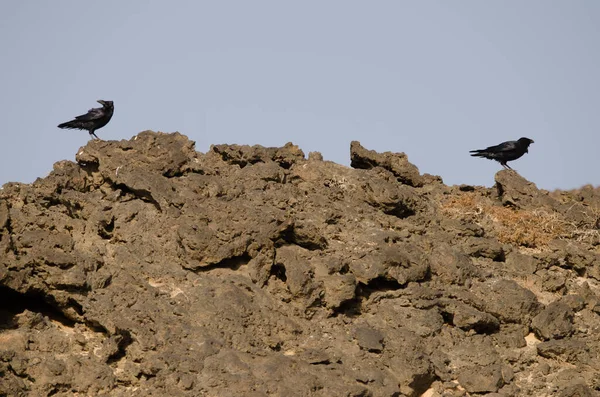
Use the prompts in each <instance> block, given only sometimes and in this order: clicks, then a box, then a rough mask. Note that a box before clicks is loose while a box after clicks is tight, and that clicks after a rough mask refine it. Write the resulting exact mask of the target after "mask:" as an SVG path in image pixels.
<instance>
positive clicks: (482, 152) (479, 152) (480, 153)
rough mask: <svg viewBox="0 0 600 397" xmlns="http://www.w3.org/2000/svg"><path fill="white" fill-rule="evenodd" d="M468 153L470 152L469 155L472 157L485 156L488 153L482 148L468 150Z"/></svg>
mask: <svg viewBox="0 0 600 397" xmlns="http://www.w3.org/2000/svg"><path fill="white" fill-rule="evenodd" d="M469 153H471V156H474V157H486V156H487V155H488V153H487V152H486V151H485V150H483V149H479V150H470V151H469Z"/></svg>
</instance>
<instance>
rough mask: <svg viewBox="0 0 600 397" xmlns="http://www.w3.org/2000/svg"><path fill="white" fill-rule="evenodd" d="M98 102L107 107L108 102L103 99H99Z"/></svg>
mask: <svg viewBox="0 0 600 397" xmlns="http://www.w3.org/2000/svg"><path fill="white" fill-rule="evenodd" d="M96 102H98V103H99V104H100V105H106V102H104V101H103V100H102V99H99V100H97V101H96Z"/></svg>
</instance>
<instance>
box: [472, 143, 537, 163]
mask: <svg viewBox="0 0 600 397" xmlns="http://www.w3.org/2000/svg"><path fill="white" fill-rule="evenodd" d="M532 143H534V142H533V139H529V138H519V140H518V141H507V142H502V143H501V144H499V145H496V146H490V147H487V148H485V149H479V150H471V151H470V152H469V153H471V156H476V157H484V158H486V159H490V160H496V161H498V162H499V163H500V164H502V167H504V168H506V169H509V170H512V168H510V167H509V166H508V164H506V162H507V161H513V160H516V159H518V158H519V157H521V156H522V155H524V154H525V153H528V152H529V145H531V144H532Z"/></svg>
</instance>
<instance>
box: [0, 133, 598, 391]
mask: <svg viewBox="0 0 600 397" xmlns="http://www.w3.org/2000/svg"><path fill="white" fill-rule="evenodd" d="M75 159H76V161H75V162H71V161H61V162H58V163H56V164H55V165H54V169H53V171H52V172H51V173H50V175H48V176H47V177H45V178H41V179H38V180H36V181H35V182H34V183H32V184H21V183H8V184H5V185H4V186H3V187H2V189H1V190H0V395H7V396H49V395H53V396H72V395H107V396H108V395H110V396H165V395H166V396H240V395H243V396H265V395H273V396H415V397H416V396H421V395H426V396H434V395H438V396H459V395H461V396H464V395H481V394H482V393H490V394H488V395H499V396H502V395H504V396H509V395H511V396H512V395H530V396H547V395H565V396H567V395H594V394H593V393H597V391H598V390H600V382H599V380H598V379H599V378H598V376H597V374H598V373H600V364H599V363H600V360H599V359H598V358H599V353H600V348H599V347H600V343H599V339H600V337H599V336H598V335H600V334H599V333H598V332H597V331H598V330H599V329H600V316H599V315H598V314H599V313H600V298H599V291H600V286H599V284H598V280H599V279H600V276H599V275H600V271H599V270H598V269H600V263H599V262H598V257H599V255H600V251H599V250H598V244H599V241H600V240H599V239H598V238H597V237H598V236H597V234H598V229H597V227H596V226H595V225H596V219H597V218H596V217H595V215H594V214H595V213H596V212H594V211H596V210H597V209H598V208H600V194H599V193H598V192H597V190H596V189H594V188H591V187H586V188H584V189H582V190H581V191H580V192H577V191H575V192H564V193H556V192H554V193H552V194H550V193H547V192H543V191H539V190H538V189H537V188H535V186H534V185H533V184H531V183H530V182H528V181H526V180H524V179H523V178H521V177H520V176H518V175H517V174H516V173H514V172H507V171H501V172H500V173H498V174H497V178H496V181H497V184H498V186H497V187H496V188H494V189H488V188H484V187H475V186H466V185H465V186H461V187H448V186H445V185H443V183H442V182H441V179H440V178H438V177H434V176H430V175H421V174H420V173H419V171H418V169H417V167H416V166H414V165H413V164H411V163H409V162H408V159H407V157H406V155H404V154H403V153H391V152H386V153H382V154H380V153H376V152H374V151H370V150H367V149H365V148H364V147H362V146H361V145H360V143H358V142H352V144H351V163H352V167H353V168H350V167H346V166H343V165H339V164H335V163H332V162H328V161H323V158H322V156H321V155H320V154H319V153H312V154H311V155H309V158H308V159H306V158H305V155H304V153H303V152H302V150H301V149H300V148H298V147H297V146H295V145H293V144H292V143H288V144H286V145H285V146H284V147H281V148H266V147H262V146H258V145H255V146H243V145H225V144H222V145H214V146H212V147H211V148H210V150H209V151H208V152H207V153H199V152H197V151H196V150H195V147H194V142H192V141H190V140H189V139H188V138H187V137H185V136H184V135H182V134H179V133H170V134H165V133H157V132H152V131H144V132H141V133H139V134H138V135H136V136H134V137H133V138H132V139H129V140H122V141H101V140H92V141H90V142H89V143H88V144H87V145H86V146H84V147H82V148H81V149H80V150H79V151H78V152H77V154H76V157H75ZM569 204H571V205H569ZM573 204H577V205H576V206H573ZM511 211H513V212H511ZM514 211H520V212H514ZM540 213H541V214H546V216H547V218H544V219H545V222H546V223H544V224H543V225H540V227H545V228H544V229H543V230H542V231H541V232H543V233H545V234H543V235H541V236H542V237H543V238H540V235H536V236H535V238H536V240H535V241H534V242H535V244H533V243H530V241H528V240H527V238H530V237H529V235H528V234H522V235H519V239H515V238H513V236H512V235H511V234H510V233H508V232H507V230H508V231H510V229H509V227H510V226H511V225H512V224H510V223H508V222H516V223H515V224H514V225H515V227H517V226H519V223H518V222H519V219H520V218H521V217H522V216H525V215H528V214H530V215H531V214H540ZM503 217H504V218H503ZM557 220H558V221H560V222H559V223H556V225H558V226H557V227H554V226H555V224H554V223H551V222H554V221H557ZM548 222H550V223H548ZM545 225H550V226H552V227H546V226H545ZM559 226H560V227H559ZM528 227H530V226H528ZM541 232H540V233H541ZM552 233H554V234H552ZM542 243H543V244H542ZM536 244H537V245H536ZM532 247H534V248H532ZM538 338H539V339H538ZM574 374H576V376H575V375H574ZM493 393H495V394H493Z"/></svg>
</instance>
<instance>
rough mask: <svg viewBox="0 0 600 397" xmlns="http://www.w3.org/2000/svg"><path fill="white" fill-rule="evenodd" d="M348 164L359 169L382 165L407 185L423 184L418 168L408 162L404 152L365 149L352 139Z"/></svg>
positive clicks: (417, 185) (416, 185)
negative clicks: (378, 151) (379, 151)
mask: <svg viewBox="0 0 600 397" xmlns="http://www.w3.org/2000/svg"><path fill="white" fill-rule="evenodd" d="M350 166H351V167H353V168H360V169H365V170H368V169H371V168H375V167H382V168H384V169H386V170H388V171H390V172H391V173H392V174H394V176H395V177H396V178H398V181H399V182H401V183H403V184H405V185H409V186H413V187H419V186H423V184H424V179H423V177H422V176H421V174H420V173H419V169H418V168H417V167H416V166H414V165H413V164H411V163H409V162H408V157H407V156H406V154H404V153H392V152H385V153H377V152H375V151H373V150H367V149H365V148H364V147H362V146H361V144H360V142H358V141H352V142H351V143H350Z"/></svg>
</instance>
